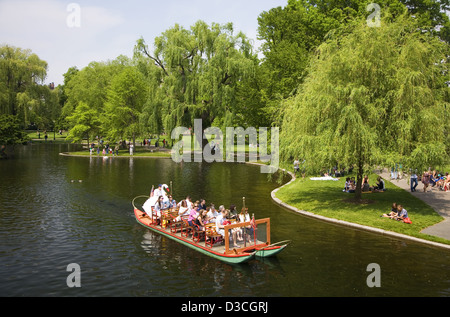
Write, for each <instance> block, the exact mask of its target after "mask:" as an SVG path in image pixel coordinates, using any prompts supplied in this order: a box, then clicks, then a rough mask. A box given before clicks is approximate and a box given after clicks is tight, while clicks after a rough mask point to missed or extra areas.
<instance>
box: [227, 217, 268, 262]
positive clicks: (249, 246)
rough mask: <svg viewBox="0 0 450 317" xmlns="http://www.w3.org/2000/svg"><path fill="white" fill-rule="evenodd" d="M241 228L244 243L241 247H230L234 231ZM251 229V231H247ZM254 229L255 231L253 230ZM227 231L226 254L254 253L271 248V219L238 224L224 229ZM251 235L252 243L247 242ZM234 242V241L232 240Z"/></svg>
mask: <svg viewBox="0 0 450 317" xmlns="http://www.w3.org/2000/svg"><path fill="white" fill-rule="evenodd" d="M235 228H241V229H242V233H243V235H244V237H243V239H244V241H243V243H240V245H239V247H232V246H231V247H230V237H232V235H233V234H232V229H235ZM246 229H249V230H246ZM252 229H253V230H252ZM224 231H225V237H224V240H225V253H227V254H233V253H240V252H247V251H248V252H252V251H253V250H254V249H255V248H261V247H266V246H269V245H270V244H271V243H270V218H264V219H257V220H255V222H254V225H253V224H252V222H237V223H233V224H230V225H226V226H225V227H224ZM248 235H250V240H251V241H252V242H251V243H249V242H247V238H248V237H247V236H248ZM232 241H233V240H232Z"/></svg>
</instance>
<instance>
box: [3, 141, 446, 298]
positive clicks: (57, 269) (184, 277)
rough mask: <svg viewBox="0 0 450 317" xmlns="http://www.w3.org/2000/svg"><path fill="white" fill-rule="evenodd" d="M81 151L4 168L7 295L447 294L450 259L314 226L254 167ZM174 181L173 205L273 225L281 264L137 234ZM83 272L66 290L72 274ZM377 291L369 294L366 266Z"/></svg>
mask: <svg viewBox="0 0 450 317" xmlns="http://www.w3.org/2000/svg"><path fill="white" fill-rule="evenodd" d="M74 147H75V146H73V145H56V144H55V145H52V144H39V145H29V146H23V147H17V148H16V151H15V153H16V154H15V157H14V158H13V159H9V160H2V161H0V175H1V181H0V239H1V245H0V261H1V266H0V296H106V297H108V296H125V297H129V296H132V297H134V296H136V297H137V296H149V297H205V296H206V297H247V296H248V297H311V296H327V297H330V296H332V297H333V296H340V297H341V296H345V297H353V296H358V297H359V296H433V297H435V296H450V267H449V263H450V252H449V251H448V250H443V249H438V248H434V247H430V246H427V245H423V244H420V243H416V242H411V241H401V240H397V239H393V238H390V237H386V236H380V235H376V234H373V233H369V232H364V231H359V230H354V229H350V228H347V227H341V226H337V225H334V224H330V223H324V222H321V221H318V220H315V219H310V218H307V217H304V216H301V215H298V214H295V213H293V212H290V211H288V210H286V209H283V208H281V207H279V206H278V205H276V204H275V203H273V202H272V200H271V197H270V193H271V191H272V190H274V189H275V188H277V187H279V186H280V185H279V183H278V182H277V177H274V178H273V179H269V178H268V176H267V175H266V174H261V173H260V168H259V167H258V166H253V165H246V164H231V163H213V164H207V163H181V164H176V163H174V162H173V161H172V160H170V159H150V158H134V159H128V158H108V159H103V158H98V157H93V158H89V157H88V158H77V157H64V156H60V155H59V153H60V152H65V151H69V150H73V149H74ZM170 181H172V182H173V194H174V196H175V198H176V199H177V200H180V199H182V198H184V197H185V196H186V195H191V197H192V198H193V200H197V199H200V198H205V199H206V201H207V203H211V202H212V203H214V204H215V205H216V206H219V205H222V204H223V205H225V206H226V207H229V206H230V205H231V204H236V205H237V206H238V209H239V208H240V207H241V206H242V197H243V196H245V197H246V205H247V207H249V210H250V213H254V214H255V217H256V218H266V217H270V218H271V235H272V242H277V241H283V240H292V243H291V244H290V245H289V247H288V248H287V249H286V250H284V251H283V252H282V253H281V254H279V255H278V256H277V257H276V258H272V259H266V260H263V261H261V260H253V261H251V262H249V263H246V264H242V265H229V264H225V263H222V262H219V261H217V260H214V259H212V258H209V257H208V256H205V255H203V254H200V253H199V252H196V251H194V250H192V249H190V248H187V247H185V246H183V245H180V244H178V243H176V242H174V241H172V240H169V239H167V238H165V237H161V236H160V235H158V234H156V233H153V232H151V231H149V230H147V229H145V228H143V227H142V226H140V225H139V224H137V222H136V220H135V218H134V214H133V209H132V206H131V201H132V199H133V198H134V197H136V196H140V195H146V194H147V195H148V194H149V192H150V189H151V187H152V185H157V184H160V183H162V184H169V183H170ZM72 263H76V264H78V265H79V267H80V268H81V275H80V276H81V287H80V288H70V287H68V285H67V277H68V276H69V274H70V273H71V272H68V271H67V268H68V265H69V264H72ZM372 263H375V264H378V265H379V267H380V272H381V274H380V276H379V279H380V281H381V287H369V286H368V283H367V279H368V277H369V275H370V274H371V271H368V266H369V265H370V264H372Z"/></svg>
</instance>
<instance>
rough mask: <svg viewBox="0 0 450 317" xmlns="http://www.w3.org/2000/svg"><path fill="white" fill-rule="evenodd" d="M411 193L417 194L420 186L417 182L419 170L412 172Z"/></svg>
mask: <svg viewBox="0 0 450 317" xmlns="http://www.w3.org/2000/svg"><path fill="white" fill-rule="evenodd" d="M410 180H411V182H410V185H411V192H415V191H416V187H417V186H418V185H419V182H418V181H417V170H416V171H413V170H411V179H410Z"/></svg>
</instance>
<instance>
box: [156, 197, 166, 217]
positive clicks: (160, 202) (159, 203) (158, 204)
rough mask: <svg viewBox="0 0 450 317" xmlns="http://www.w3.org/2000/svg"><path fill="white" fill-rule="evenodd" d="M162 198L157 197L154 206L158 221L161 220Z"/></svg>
mask: <svg viewBox="0 0 450 317" xmlns="http://www.w3.org/2000/svg"><path fill="white" fill-rule="evenodd" d="M163 200H164V197H163V196H159V197H158V201H157V202H156V204H155V207H154V208H155V211H156V216H157V217H158V219H161V211H163V210H164V202H163Z"/></svg>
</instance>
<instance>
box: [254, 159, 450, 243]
mask: <svg viewBox="0 0 450 317" xmlns="http://www.w3.org/2000/svg"><path fill="white" fill-rule="evenodd" d="M253 164H254V163H253ZM282 170H283V171H284V172H286V173H288V174H289V175H290V176H291V178H292V179H291V181H289V182H288V183H286V184H284V185H283V186H281V187H278V188H276V189H275V190H273V191H272V193H271V197H272V200H273V201H274V202H275V203H277V204H278V205H280V206H281V207H284V208H286V209H289V210H291V211H294V212H296V213H298V214H301V215H303V216H306V217H309V218H315V219H318V220H322V221H325V222H329V223H333V224H336V225H340V226H346V227H351V228H353V229H360V230H364V231H369V232H372V233H376V234H380V235H385V236H390V237H394V238H398V239H401V240H411V241H414V242H418V243H422V244H428V245H431V246H434V247H438V248H444V249H448V250H450V245H447V244H443V243H439V242H434V241H429V240H425V239H420V238H416V237H412V236H408V235H405V234H401V233H397V232H393V231H387V230H383V229H379V228H374V227H368V226H364V225H360V224H357V223H352V222H347V221H343V220H338V219H333V218H328V217H324V216H321V215H316V214H314V213H312V212H308V211H304V210H300V209H298V208H296V207H293V206H291V205H288V204H286V203H285V202H283V201H282V200H281V199H279V198H277V197H276V193H277V192H278V191H279V190H280V189H282V188H283V187H286V186H288V185H290V184H291V183H293V182H294V181H295V180H296V179H297V178H296V177H295V175H294V174H293V173H292V172H289V171H286V170H285V169H282Z"/></svg>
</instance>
